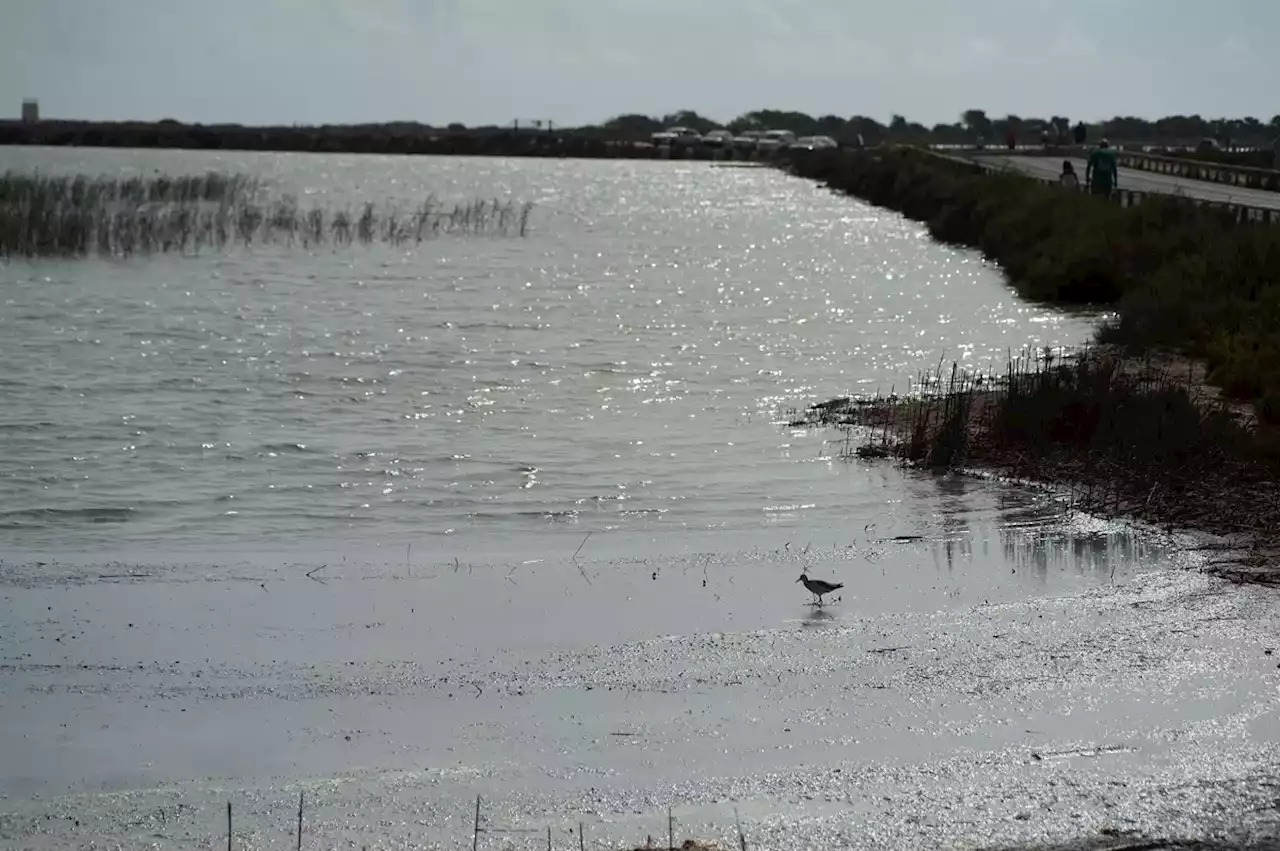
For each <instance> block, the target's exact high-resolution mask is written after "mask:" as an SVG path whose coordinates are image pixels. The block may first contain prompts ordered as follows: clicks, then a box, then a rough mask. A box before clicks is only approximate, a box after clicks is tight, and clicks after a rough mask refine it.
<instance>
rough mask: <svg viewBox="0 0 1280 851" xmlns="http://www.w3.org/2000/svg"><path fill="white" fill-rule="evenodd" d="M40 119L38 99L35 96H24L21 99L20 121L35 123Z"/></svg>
mask: <svg viewBox="0 0 1280 851" xmlns="http://www.w3.org/2000/svg"><path fill="white" fill-rule="evenodd" d="M39 120H40V101H38V100H36V99H35V98H25V99H24V100H23V101H22V123H23V124H35V123H36V122H37V121H39Z"/></svg>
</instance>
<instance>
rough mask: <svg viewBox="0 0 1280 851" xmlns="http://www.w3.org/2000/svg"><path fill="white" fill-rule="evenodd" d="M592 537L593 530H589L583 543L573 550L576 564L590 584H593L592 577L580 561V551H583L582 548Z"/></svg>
mask: <svg viewBox="0 0 1280 851" xmlns="http://www.w3.org/2000/svg"><path fill="white" fill-rule="evenodd" d="M590 538H591V532H588V533H587V537H585V538H583V539H582V543H581V544H578V548H577V549H576V550H574V551H573V559H572V561H573V564H574V566H575V567H577V568H578V572H579V573H581V574H582V578H583V579H585V580H587V584H588V585H590V584H591V577H589V576H587V572H586V570H584V569H583V567H582V565H581V564H580V563H579V562H578V553H580V552H582V548H583V547H585V546H586V545H587V541H588V540H589V539H590Z"/></svg>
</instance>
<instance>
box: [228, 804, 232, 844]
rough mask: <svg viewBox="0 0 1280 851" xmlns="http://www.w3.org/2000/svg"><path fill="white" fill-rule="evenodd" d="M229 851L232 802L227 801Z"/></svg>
mask: <svg viewBox="0 0 1280 851" xmlns="http://www.w3.org/2000/svg"><path fill="white" fill-rule="evenodd" d="M227 851H231V802H230V801H227Z"/></svg>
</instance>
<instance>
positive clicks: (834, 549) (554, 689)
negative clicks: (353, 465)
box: [0, 484, 1280, 848]
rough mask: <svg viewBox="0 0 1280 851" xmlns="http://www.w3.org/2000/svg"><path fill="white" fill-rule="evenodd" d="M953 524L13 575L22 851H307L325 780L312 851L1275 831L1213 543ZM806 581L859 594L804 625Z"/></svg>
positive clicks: (3, 808) (1256, 617)
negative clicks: (807, 539)
mask: <svg viewBox="0 0 1280 851" xmlns="http://www.w3.org/2000/svg"><path fill="white" fill-rule="evenodd" d="M968 486H969V487H981V485H973V484H971V485H968ZM943 525H944V526H947V525H949V528H943V529H939V530H937V534H929V535H925V536H922V537H916V536H903V537H901V538H899V537H898V536H896V535H894V536H885V537H882V538H873V537H871V536H865V535H861V534H859V535H858V536H857V538H858V540H856V541H852V542H846V543H837V542H835V541H829V542H828V543H826V544H820V543H809V544H807V545H806V546H805V547H804V548H802V547H801V546H800V545H799V544H792V543H790V542H789V541H787V542H783V541H780V540H779V539H778V537H777V535H776V534H774V535H773V546H756V545H754V543H753V542H752V541H751V540H747V539H745V538H741V536H739V538H740V540H739V541H738V543H739V546H738V548H737V549H733V548H731V547H729V546H727V545H726V544H725V542H724V541H720V542H718V544H717V545H716V547H714V548H708V549H707V550H706V551H705V552H698V551H696V549H695V550H694V551H687V552H674V551H668V552H665V553H664V552H660V551H654V552H651V553H649V554H648V555H646V556H645V557H643V558H640V557H637V556H635V555H634V549H633V550H632V555H631V556H626V555H622V554H619V553H621V552H622V551H625V550H626V549H627V548H626V547H623V548H622V549H621V550H620V551H618V553H611V552H610V551H609V549H608V547H607V546H599V544H598V543H597V545H596V546H598V551H597V552H596V553H595V554H594V555H587V554H584V555H583V556H582V557H581V558H579V559H578V560H577V561H576V562H575V561H573V560H571V559H570V558H568V557H566V556H563V555H561V556H558V557H554V558H541V559H539V558H537V557H527V558H519V557H509V558H507V559H506V560H503V559H500V558H490V559H480V558H477V559H476V560H475V561H464V560H462V559H461V558H459V560H458V561H457V562H454V561H453V560H452V559H450V558H446V557H443V556H438V555H437V556H429V555H421V556H417V557H413V558H406V559H405V560H404V561H403V562H402V563H393V562H392V561H391V560H390V559H382V560H376V559H369V560H366V561H364V562H360V561H358V560H356V559H347V560H345V561H336V563H335V562H332V561H331V560H330V559H322V558H318V557H317V558H314V559H309V560H299V561H289V562H283V561H277V562H275V563H270V562H269V560H265V559H264V560H259V561H254V560H252V559H249V560H240V561H236V562H235V563H226V564H219V563H216V562H213V561H209V563H199V562H189V563H179V562H177V561H174V560H163V561H146V560H135V561H122V562H114V563H112V564H110V565H104V564H102V563H95V562H93V561H92V560H90V559H82V560H81V561H79V562H77V563H71V562H65V563H64V562H60V563H58V564H56V565H54V564H48V563H46V564H43V565H40V564H36V563H35V562H33V561H23V560H21V559H13V558H6V559H5V561H4V563H3V566H2V568H0V569H2V571H3V572H2V573H0V580H3V584H0V624H2V626H0V723H2V724H3V729H4V730H5V733H6V735H5V744H4V748H3V751H4V758H3V771H2V772H0V845H2V846H3V847H10V848H68V847H85V848H88V847H94V848H108V847H131V848H132V847H153V848H212V847H225V842H226V839H225V834H226V805H227V803H228V802H229V801H230V802H231V803H232V806H233V811H234V825H233V832H234V834H235V843H236V847H237V848H284V847H290V848H292V847H294V846H293V843H294V842H295V841H296V839H295V837H294V832H295V831H296V830H297V807H298V798H299V794H300V793H303V794H304V795H305V799H306V809H305V818H304V827H303V845H304V847H307V848H345V847H370V848H409V847H414V848H421V847H447V848H459V847H470V843H471V840H472V831H473V827H474V823H473V822H474V808H475V800H476V796H477V795H480V796H481V798H482V802H483V806H482V827H483V828H484V832H483V833H482V834H481V836H480V843H479V844H480V847H482V848H505V847H514V848H524V847H529V848H535V847H545V846H546V842H547V828H548V827H550V828H551V833H552V839H553V845H554V847H563V848H577V847H579V838H578V836H577V831H578V829H579V828H578V826H579V823H581V824H582V825H583V826H584V827H585V842H584V843H583V844H584V845H588V846H590V847H594V848H601V847H609V848H623V847H634V846H636V845H640V846H643V845H644V844H645V840H646V838H647V837H650V836H652V837H653V838H654V842H655V845H658V844H661V845H663V846H664V847H665V842H666V836H667V829H668V826H667V822H668V809H669V808H670V813H671V815H672V816H673V817H674V819H675V829H674V832H675V833H676V835H677V837H679V838H683V837H688V836H695V837H700V838H705V839H713V840H720V841H721V842H722V843H723V844H724V845H726V846H728V845H735V846H736V844H737V838H736V833H737V828H736V821H737V820H739V819H740V820H741V823H742V826H743V829H744V831H745V833H746V836H747V839H748V842H749V844H750V847H753V848H842V847H858V848H903V847H946V846H957V847H974V846H977V845H998V844H1008V843H1025V842H1041V841H1067V840H1072V839H1079V838H1081V837H1104V838H1105V837H1111V838H1112V840H1114V843H1119V844H1124V842H1132V841H1133V837H1140V836H1153V835H1154V836H1184V837H1185V836H1190V837H1198V838H1214V837H1218V838H1222V837H1230V838H1232V839H1234V840H1244V839H1248V838H1250V837H1252V838H1257V837H1259V836H1262V835H1267V834H1268V833H1271V832H1274V830H1275V829H1276V827H1277V824H1280V809H1278V807H1277V803H1276V802H1277V800H1280V772H1278V771H1277V767H1278V766H1280V701H1278V700H1277V698H1278V697H1280V691H1278V690H1280V669H1278V667H1277V666H1278V665H1280V606H1278V605H1277V600H1278V599H1280V598H1277V596H1276V592H1275V591H1274V590H1268V589H1266V588H1261V587H1252V586H1243V587H1242V586H1236V585H1232V584H1230V583H1227V582H1224V581H1222V580H1220V579H1217V578H1213V577H1210V576H1207V575H1205V574H1204V573H1202V572H1201V571H1199V570H1197V569H1196V563H1197V560H1198V559H1200V558H1201V557H1202V555H1203V554H1202V553H1199V552H1193V551H1191V550H1192V546H1193V544H1192V542H1190V541H1189V540H1187V539H1157V538H1150V537H1145V536H1143V535H1134V534H1132V533H1131V532H1130V531H1126V530H1124V529H1123V528H1121V527H1116V526H1107V525H1099V524H1092V525H1090V524H1089V523H1086V522H1082V521H1081V520H1080V519H1079V518H1076V519H1075V520H1074V521H1072V523H1070V524H1065V525H1064V524H1063V523H1053V522H1046V521H1044V520H1043V519H1035V518H1030V517H1029V519H1026V520H1024V521H1023V522H1021V523H1008V524H1006V526H1005V527H1004V528H1000V529H997V528H995V527H992V526H987V525H983V524H981V523H973V524H966V523H963V522H961V523H959V524H956V523H954V522H950V521H949V522H948V523H944V524H943ZM851 537H852V536H851ZM606 543H607V542H606ZM570 549H571V548H570ZM321 565H324V566H323V567H321ZM801 570H807V571H808V572H809V573H810V575H814V576H819V577H823V578H830V579H838V580H839V581H843V582H844V583H845V584H846V588H845V589H844V590H843V591H842V592H839V593H838V594H837V595H836V598H837V599H835V600H833V601H832V602H831V605H828V606H825V607H821V608H818V607H815V606H811V605H808V604H807V599H808V597H807V595H806V594H805V593H804V592H803V590H802V589H801V587H800V586H799V585H796V584H794V580H795V578H796V576H797V575H798V574H799V572H800V571H801ZM308 574H310V576H309V575H308ZM1114 843H1113V844H1114Z"/></svg>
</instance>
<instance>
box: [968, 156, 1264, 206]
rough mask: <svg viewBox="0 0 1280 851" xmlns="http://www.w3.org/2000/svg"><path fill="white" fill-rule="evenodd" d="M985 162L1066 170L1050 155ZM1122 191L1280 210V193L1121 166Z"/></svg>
mask: <svg viewBox="0 0 1280 851" xmlns="http://www.w3.org/2000/svg"><path fill="white" fill-rule="evenodd" d="M974 159H980V160H981V161H982V162H988V163H991V164H993V165H1006V166H1009V167H1011V168H1015V169H1017V170H1018V171H1021V172H1023V173H1024V174H1029V175H1031V176H1032V177H1041V178H1049V179H1052V178H1054V177H1056V176H1057V175H1058V174H1059V172H1061V171H1062V159H1059V158H1056V157H1046V156H1033V157H1031V156H1022V157H1020V156H1002V155H998V154H983V155H981V156H980V157H974ZM1069 159H1071V161H1072V162H1073V163H1075V167H1076V172H1077V173H1079V175H1080V179H1081V180H1084V167H1085V162H1084V160H1082V159H1074V158H1069ZM1120 188H1121V189H1131V190H1133V191H1135V192H1150V193H1158V194H1162V195H1177V194H1183V195H1186V196H1188V197H1191V198H1198V199H1200V200H1203V201H1213V202H1216V203H1231V204H1243V205H1245V206H1249V207H1259V208H1263V209H1271V210H1280V192H1267V191H1266V190H1262V189H1246V188H1244V187H1242V186H1230V185H1227V184H1222V183H1208V182H1206V181H1203V180H1190V179H1188V178H1185V177H1175V176H1173V175H1168V174H1155V173H1153V172H1149V171H1137V170H1135V169H1131V168H1125V167H1123V166H1121V167H1120Z"/></svg>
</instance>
